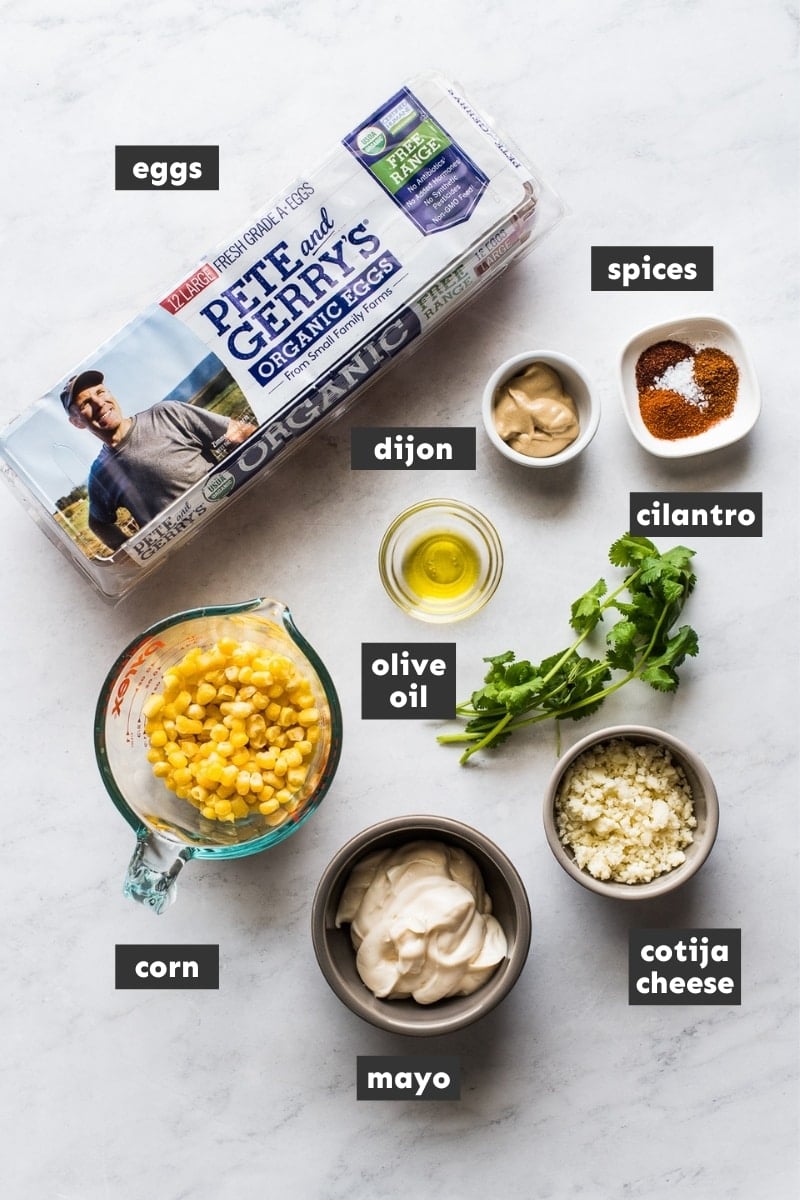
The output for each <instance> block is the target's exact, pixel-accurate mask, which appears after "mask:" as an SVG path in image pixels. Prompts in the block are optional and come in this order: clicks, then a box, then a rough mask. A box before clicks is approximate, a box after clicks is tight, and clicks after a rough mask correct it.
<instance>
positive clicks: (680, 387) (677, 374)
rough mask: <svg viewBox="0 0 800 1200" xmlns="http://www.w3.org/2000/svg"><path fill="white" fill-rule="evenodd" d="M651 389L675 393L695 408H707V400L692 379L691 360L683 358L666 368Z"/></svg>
mask: <svg viewBox="0 0 800 1200" xmlns="http://www.w3.org/2000/svg"><path fill="white" fill-rule="evenodd" d="M653 387H654V388H659V389H663V390H664V391H669V392H677V393H678V395H679V396H683V398H684V400H688V401H689V403H690V404H694V405H695V407H696V408H701V409H705V408H708V400H707V399H706V397H705V395H704V393H703V391H702V389H701V388H700V386H699V385H698V383H697V380H696V379H695V377H694V359H693V358H683V359H681V361H680V362H677V363H675V364H674V365H673V366H671V367H667V369H666V371H665V372H664V374H663V375H659V377H658V379H656V380H655V382H654V383H653Z"/></svg>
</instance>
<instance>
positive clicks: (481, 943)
mask: <svg viewBox="0 0 800 1200" xmlns="http://www.w3.org/2000/svg"><path fill="white" fill-rule="evenodd" d="M491 912H492V902H491V900H490V898H489V896H487V894H486V889H485V887H484V883H483V879H482V877H481V873H480V871H479V870H478V867H477V866H476V864H475V863H474V862H473V861H472V859H471V858H470V857H469V855H468V854H466V853H465V852H464V851H463V850H459V849H457V848H456V847H455V846H447V845H445V844H444V843H442V842H425V841H420V842H409V843H408V844H407V845H405V846H399V847H397V848H396V849H394V850H379V851H376V852H375V853H373V854H369V855H367V856H366V857H365V858H363V859H362V860H361V862H360V863H358V864H357V865H356V866H355V867H354V868H353V871H352V873H351V875H350V878H349V879H348V881H347V884H346V886H345V889H344V892H343V893H342V898H341V900H340V902H339V908H338V911H337V913H336V925H337V927H339V926H341V925H345V924H348V923H349V925H350V936H351V938H352V940H353V946H354V947H355V949H356V951H357V954H356V966H357V967H358V973H359V975H360V976H361V978H362V980H363V981H364V983H365V984H366V986H367V987H368V988H369V989H370V991H371V992H373V993H374V995H376V996H378V997H380V998H381V999H385V1000H397V999H401V998H403V997H406V996H413V998H414V999H415V1000H416V1001H417V1002H418V1003H419V1004H432V1003H433V1002H434V1001H436V1000H442V999H444V998H445V997H446V996H468V995H470V994H471V993H472V992H474V991H476V989H477V988H479V987H480V986H481V984H483V983H485V982H486V980H487V979H489V977H490V976H491V975H492V974H493V973H494V971H495V970H496V968H497V965H498V963H500V962H502V960H503V959H504V958H505V956H506V950H507V942H506V936H505V934H504V933H503V930H502V929H501V927H500V925H499V923H498V922H497V920H496V918H495V917H493V916H492V915H491Z"/></svg>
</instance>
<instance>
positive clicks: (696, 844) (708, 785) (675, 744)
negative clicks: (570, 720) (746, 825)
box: [543, 725, 719, 900]
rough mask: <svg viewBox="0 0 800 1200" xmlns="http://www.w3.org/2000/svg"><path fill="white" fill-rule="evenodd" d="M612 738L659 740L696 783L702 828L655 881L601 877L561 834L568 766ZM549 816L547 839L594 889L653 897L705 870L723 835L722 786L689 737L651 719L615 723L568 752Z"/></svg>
mask: <svg viewBox="0 0 800 1200" xmlns="http://www.w3.org/2000/svg"><path fill="white" fill-rule="evenodd" d="M612 738H624V739H626V740H627V741H629V742H633V743H634V744H638V743H642V742H652V743H655V744H656V745H659V746H666V747H667V749H668V750H669V752H670V754H671V756H672V760H673V762H675V763H676V764H677V765H678V766H680V767H682V768H683V771H684V773H685V775H686V779H687V781H688V783H689V786H690V788H691V789H692V798H693V800H694V815H695V817H696V819H697V828H696V829H695V830H694V840H693V841H692V842H691V844H690V845H688V846H687V847H686V848H685V854H686V861H685V862H684V863H682V864H681V866H679V867H674V868H673V869H672V870H671V871H666V872H665V873H664V874H663V875H658V876H656V878H655V879H653V880H651V881H650V883H617V882H616V881H612V880H607V881H606V880H602V879H595V877H594V876H593V875H590V874H589V872H588V871H586V870H584V869H583V868H581V867H579V866H578V864H577V863H576V861H575V857H574V855H573V853H572V851H571V850H570V849H569V848H568V847H567V846H565V845H564V844H563V842H562V841H561V839H560V838H559V836H558V830H557V828H556V819H555V802H556V797H557V795H558V791H559V788H560V786H561V781H562V779H563V778H564V775H565V773H566V771H567V768H568V767H569V766H571V765H572V763H573V762H574V761H575V759H576V758H577V757H578V756H579V755H580V754H582V753H583V751H584V750H587V749H588V748H589V747H590V746H596V745H597V744H598V742H609V741H611V739H612ZM543 816H544V831H545V834H546V836H547V841H548V843H549V845H550V849H551V850H552V851H553V854H554V855H555V857H556V860H557V862H558V863H559V865H560V866H562V867H563V868H564V870H565V871H566V872H567V874H568V875H571V876H572V878H573V879H575V880H577V882H578V883H580V884H581V885H582V886H583V887H585V888H588V889H589V891H592V892H598V893H599V894H600V895H601V896H611V897H613V898H614V899H616V900H651V899H653V898H654V897H656V896H664V895H666V893H667V892H671V891H674V890H675V888H678V887H680V886H681V884H684V883H685V882H686V880H687V879H691V877H692V875H694V874H695V872H696V871H699V870H700V868H701V867H702V865H703V863H704V862H705V861H706V859H707V858H708V856H709V854H710V853H711V848H712V846H713V845H714V841H715V839H716V836H717V827H718V825H719V801H718V799H717V789H716V788H715V787H714V782H713V780H712V778H711V776H710V775H709V773H708V771H707V770H706V768H705V766H704V765H703V763H702V762H701V761H700V759H699V758H698V757H697V755H696V754H695V753H694V751H693V750H690V749H689V747H688V746H686V745H684V743H683V742H680V741H678V739H677V738H675V737H673V736H672V735H671V734H669V733H662V732H661V730H659V729H650V728H649V727H648V726H646V725H615V726H612V727H611V728H609V729H601V730H599V731H598V732H597V733H590V734H589V735H588V736H587V737H585V738H582V739H581V741H579V742H577V743H576V744H575V745H574V746H573V747H572V748H571V749H570V750H568V751H567V752H566V754H564V755H562V757H561V758H560V759H559V761H558V763H557V764H556V767H555V770H554V771H553V773H552V775H551V776H550V781H549V783H548V785H547V790H546V792H545V797H544V812H543Z"/></svg>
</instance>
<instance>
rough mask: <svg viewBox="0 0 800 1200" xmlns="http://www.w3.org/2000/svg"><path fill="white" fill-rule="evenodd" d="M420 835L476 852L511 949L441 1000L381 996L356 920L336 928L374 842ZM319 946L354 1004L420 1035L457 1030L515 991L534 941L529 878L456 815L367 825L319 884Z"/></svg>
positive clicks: (314, 922) (333, 978)
mask: <svg viewBox="0 0 800 1200" xmlns="http://www.w3.org/2000/svg"><path fill="white" fill-rule="evenodd" d="M420 839H429V840H437V841H442V842H447V843H449V844H451V845H453V846H457V847H459V848H460V849H462V850H464V851H466V853H467V854H469V855H471V857H472V858H473V859H474V861H475V862H476V863H477V865H478V867H479V868H480V871H481V874H482V875H483V880H484V883H485V884H486V891H487V892H488V894H489V896H490V897H491V900H492V911H493V913H494V915H495V917H496V918H497V920H498V921H499V922H500V925H501V926H502V929H503V932H504V933H505V935H506V939H507V941H508V955H507V957H506V958H505V959H504V960H503V962H502V963H501V964H500V966H499V967H498V968H497V970H496V971H495V973H494V975H493V976H492V977H491V979H489V980H488V981H487V982H486V983H484V984H483V986H482V987H480V988H478V990H477V991H476V992H473V993H472V995H471V996H454V997H452V998H450V999H447V1000H439V1001H437V1002H436V1003H435V1004H418V1003H417V1001H416V1000H413V999H411V998H409V999H404V1000H379V999H378V998H377V997H376V996H373V994H372V992H371V991H370V990H369V988H367V987H366V986H365V984H364V983H362V981H361V977H360V976H359V974H358V971H357V970H356V955H355V950H354V949H353V944H352V942H351V940H350V926H349V925H345V926H343V927H342V928H341V929H337V928H336V911H337V909H338V907H339V900H340V897H341V894H342V891H343V889H344V886H345V884H346V882H347V879H348V877H349V875H350V872H351V870H352V869H353V867H354V866H355V865H356V863H357V862H359V861H360V860H361V859H362V858H364V857H365V856H366V855H367V854H371V853H372V852H373V851H375V850H384V849H389V848H390V847H394V846H401V845H403V844H404V843H405V842H412V841H418V840H420ZM311 936H312V940H313V943H314V952H315V954H316V956H317V962H318V963H319V965H320V969H321V971H322V974H323V975H324V976H325V978H326V980H327V981H328V983H329V985H330V987H331V988H332V989H333V991H334V992H335V993H336V995H337V996H338V997H339V999H340V1000H341V1001H342V1002H343V1003H344V1004H346V1005H347V1007H348V1008H349V1009H351V1011H352V1012H354V1013H356V1014H357V1015H358V1016H359V1017H363V1019H364V1020H365V1021H369V1022H370V1023H371V1024H372V1025H377V1026H378V1028H379V1029H387V1030H389V1031H390V1032H392V1033H404V1034H409V1035H411V1036H414V1037H431V1036H434V1035H436V1034H442V1033H452V1032H454V1031H455V1030H457V1029H463V1028H464V1026H466V1025H471V1024H472V1023H473V1021H477V1020H478V1019H479V1018H480V1017H482V1016H484V1015H485V1014H486V1013H488V1012H489V1011H490V1010H491V1009H493V1008H494V1007H495V1006H496V1005H497V1004H499V1003H500V1001H501V1000H502V999H503V998H504V997H505V996H507V995H508V993H509V992H510V991H511V989H512V988H513V986H514V984H515V983H516V982H517V979H518V978H519V976H520V973H521V971H522V968H523V967H524V965H525V961H526V959H527V957H528V950H529V948H530V941H531V910H530V904H529V902H528V896H527V893H526V891H525V887H524V884H523V882H522V880H521V879H520V877H519V875H518V874H517V871H516V868H515V867H514V866H513V865H512V863H511V862H510V861H509V860H508V859H507V858H506V856H505V854H503V852H502V850H500V849H498V847H497V846H495V844H494V842H492V841H490V839H489V838H487V837H486V836H485V835H484V834H482V833H479V832H478V830H477V829H472V828H471V827H470V826H469V825H463V824H462V823H461V822H460V821H454V820H451V819H450V818H449V817H436V816H418V815H413V816H403V817H392V818H391V819H390V820H388V821H380V822H379V823H378V824H377V825H372V826H370V828H369V829H364V830H362V832H361V833H359V834H357V835H356V836H355V837H354V838H351V840H350V841H349V842H347V844H346V845H344V846H342V848H341V850H339V852H338V853H337V854H335V855H334V857H333V858H332V859H331V861H330V863H329V864H328V866H327V867H326V869H325V872H324V874H323V876H322V878H321V879H320V881H319V885H318V886H317V890H316V894H315V896H314V902H313V905H312V911H311Z"/></svg>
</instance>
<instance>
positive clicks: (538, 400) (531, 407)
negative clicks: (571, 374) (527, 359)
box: [492, 362, 580, 458]
mask: <svg viewBox="0 0 800 1200" xmlns="http://www.w3.org/2000/svg"><path fill="white" fill-rule="evenodd" d="M492 417H493V420H494V426H495V429H496V430H497V432H498V434H499V435H500V437H501V438H502V439H503V441H504V442H505V443H506V444H507V445H509V446H511V448H512V449H513V450H516V451H517V452H518V453H519V454H525V455H528V456H529V457H531V458H551V457H552V456H553V455H554V454H560V453H561V451H562V450H566V448H567V446H571V445H572V443H573V442H574V441H575V440H576V438H577V437H578V434H579V433H580V421H579V418H578V409H577V406H576V404H575V401H574V399H573V398H572V396H570V395H569V394H568V393H567V392H566V390H565V388H564V382H563V380H562V378H561V376H560V375H559V374H558V372H557V371H555V370H554V369H553V368H552V367H550V366H548V365H547V364H546V363H543V362H533V363H530V365H529V366H527V367H526V368H525V369H524V370H523V371H520V372H519V373H518V374H516V375H512V376H511V378H510V379H507V380H506V381H505V382H504V383H502V384H501V385H500V387H499V388H498V389H497V392H496V393H495V400H494V408H493V410H492Z"/></svg>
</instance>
